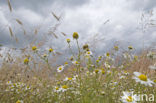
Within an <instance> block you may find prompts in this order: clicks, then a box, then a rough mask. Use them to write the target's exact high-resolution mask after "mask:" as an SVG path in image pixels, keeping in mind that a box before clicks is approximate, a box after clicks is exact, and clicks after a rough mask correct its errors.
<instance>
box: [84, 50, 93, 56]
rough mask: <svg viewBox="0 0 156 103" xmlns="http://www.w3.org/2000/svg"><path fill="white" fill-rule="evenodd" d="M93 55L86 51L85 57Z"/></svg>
mask: <svg viewBox="0 0 156 103" xmlns="http://www.w3.org/2000/svg"><path fill="white" fill-rule="evenodd" d="M92 54H93V53H92V52H91V51H86V54H85V55H86V56H91V55H92Z"/></svg>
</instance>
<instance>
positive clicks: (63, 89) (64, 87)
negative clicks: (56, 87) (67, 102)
mask: <svg viewBox="0 0 156 103" xmlns="http://www.w3.org/2000/svg"><path fill="white" fill-rule="evenodd" d="M68 89H69V88H68V86H67V85H63V86H62V87H61V88H60V90H61V91H62V92H65V91H67V90H68Z"/></svg>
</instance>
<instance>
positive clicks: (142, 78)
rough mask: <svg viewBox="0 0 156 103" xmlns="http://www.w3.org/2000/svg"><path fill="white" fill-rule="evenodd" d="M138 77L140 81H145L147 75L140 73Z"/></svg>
mask: <svg viewBox="0 0 156 103" xmlns="http://www.w3.org/2000/svg"><path fill="white" fill-rule="evenodd" d="M138 78H139V79H140V80H142V81H147V76H146V75H143V74H141V75H139V76H138Z"/></svg>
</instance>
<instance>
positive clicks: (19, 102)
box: [16, 100, 24, 103]
mask: <svg viewBox="0 0 156 103" xmlns="http://www.w3.org/2000/svg"><path fill="white" fill-rule="evenodd" d="M16 103H24V102H23V100H18V101H17V102H16Z"/></svg>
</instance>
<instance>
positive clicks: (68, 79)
mask: <svg viewBox="0 0 156 103" xmlns="http://www.w3.org/2000/svg"><path fill="white" fill-rule="evenodd" d="M72 80H73V78H71V77H66V78H65V79H64V81H72Z"/></svg>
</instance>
